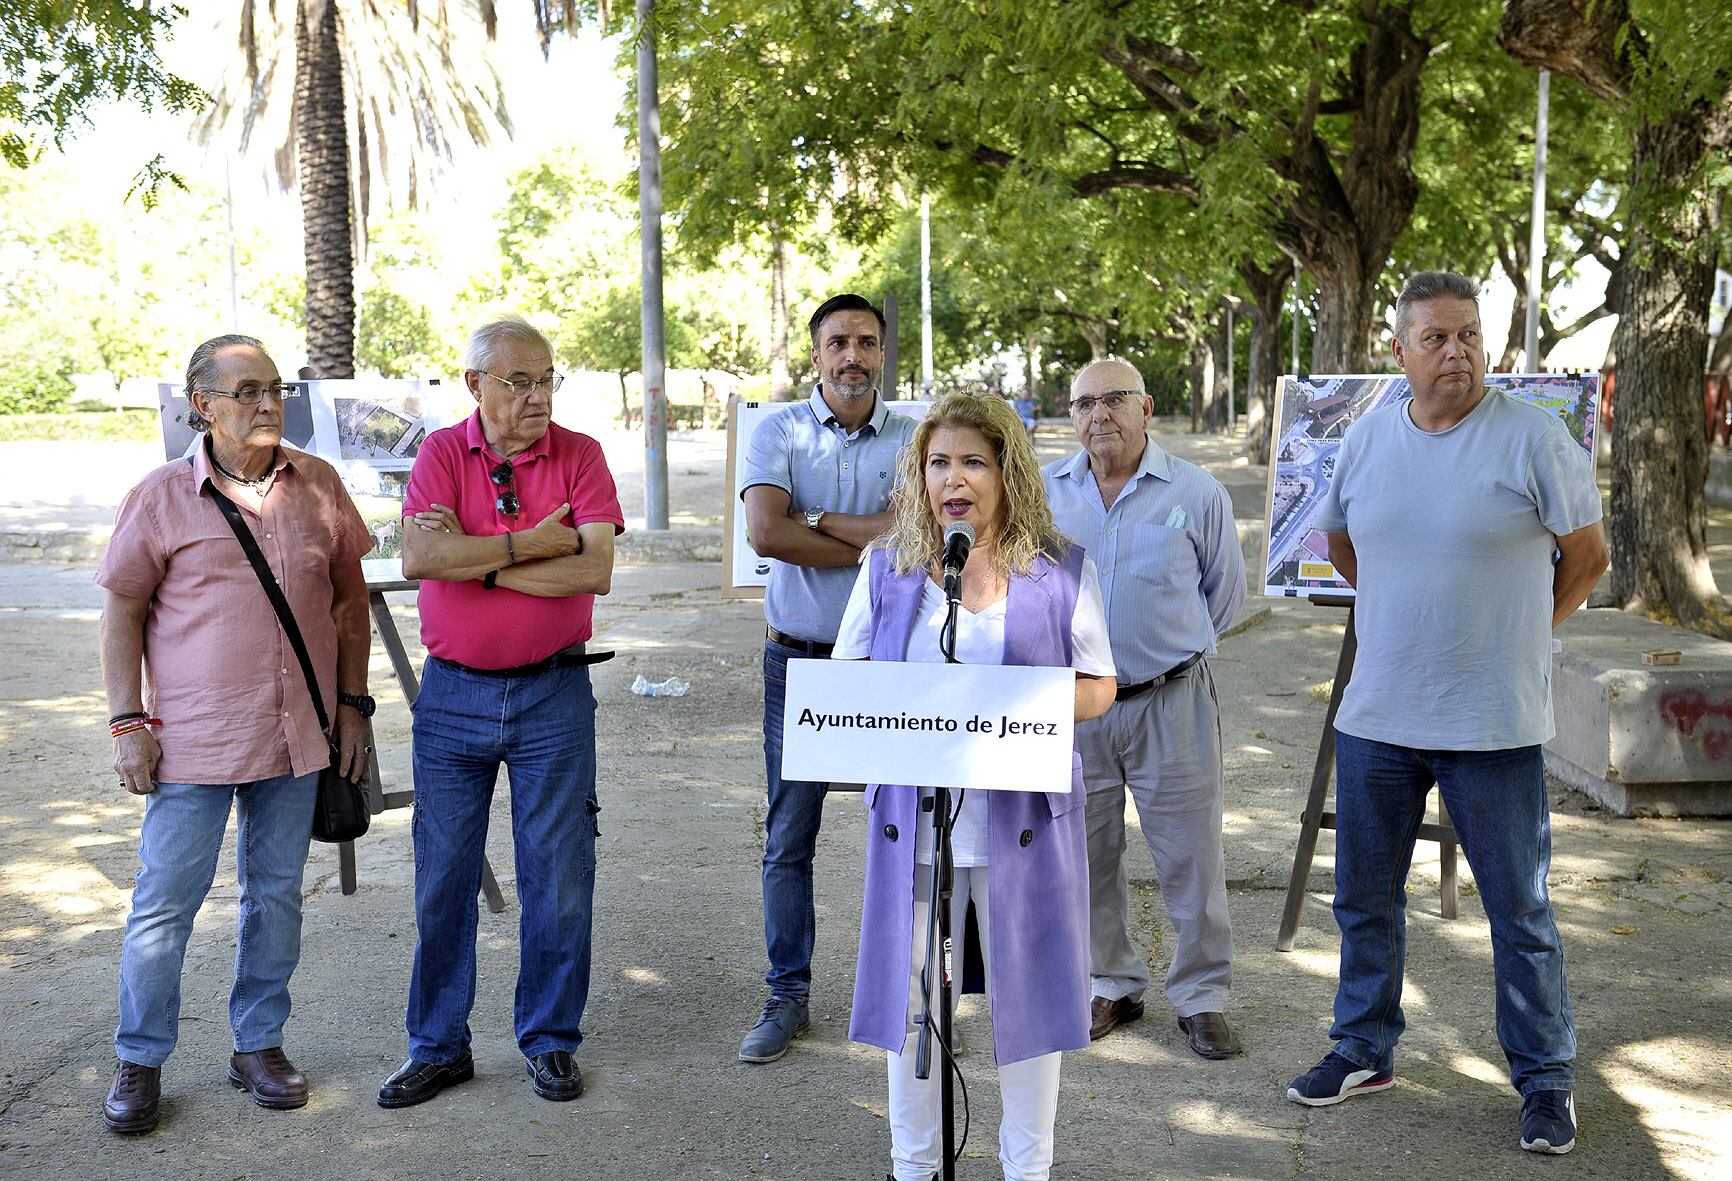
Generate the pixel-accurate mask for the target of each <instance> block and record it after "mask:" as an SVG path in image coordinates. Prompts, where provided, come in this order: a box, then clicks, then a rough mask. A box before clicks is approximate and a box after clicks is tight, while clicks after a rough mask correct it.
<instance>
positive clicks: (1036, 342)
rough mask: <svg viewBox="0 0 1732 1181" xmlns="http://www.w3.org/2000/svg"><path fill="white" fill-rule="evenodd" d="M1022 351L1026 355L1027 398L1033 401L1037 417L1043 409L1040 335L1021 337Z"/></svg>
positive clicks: (1032, 334) (1032, 333)
mask: <svg viewBox="0 0 1732 1181" xmlns="http://www.w3.org/2000/svg"><path fill="white" fill-rule="evenodd" d="M1023 351H1024V352H1025V353H1026V354H1027V355H1028V396H1029V397H1030V398H1033V399H1034V412H1035V414H1036V415H1037V416H1038V415H1039V414H1040V412H1041V411H1042V409H1044V406H1043V399H1042V397H1041V388H1040V377H1041V359H1040V352H1041V350H1040V333H1038V332H1030V333H1028V334H1027V335H1025V336H1024V337H1023Z"/></svg>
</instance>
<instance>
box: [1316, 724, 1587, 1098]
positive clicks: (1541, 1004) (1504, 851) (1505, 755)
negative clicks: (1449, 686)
mask: <svg viewBox="0 0 1732 1181" xmlns="http://www.w3.org/2000/svg"><path fill="white" fill-rule="evenodd" d="M1335 757H1336V772H1335V775H1336V787H1335V799H1336V803H1335V810H1336V832H1335V921H1336V923H1337V924H1338V925H1339V926H1340V927H1341V983H1340V986H1339V988H1338V989H1337V990H1336V993H1335V1026H1334V1028H1333V1029H1331V1030H1330V1034H1329V1035H1330V1036H1331V1037H1333V1038H1335V1039H1336V1040H1337V1045H1336V1047H1335V1052H1336V1053H1338V1054H1340V1055H1341V1056H1342V1057H1343V1058H1346V1059H1348V1060H1349V1061H1351V1062H1355V1063H1358V1064H1359V1065H1360V1066H1362V1067H1365V1068H1366V1069H1368V1070H1385V1069H1389V1068H1391V1067H1393V1065H1394V1063H1395V1043H1396V1042H1397V1041H1398V1040H1400V1038H1401V1034H1402V1031H1403V1030H1404V1029H1405V1028H1406V1024H1407V1023H1406V1018H1405V1016H1404V1015H1403V1014H1402V1011H1401V978H1402V970H1403V966H1404V964H1405V961H1406V956H1407V889H1406V882H1407V871H1408V867H1409V866H1410V865H1411V864H1412V862H1413V844H1414V840H1415V838H1416V836H1417V835H1418V831H1419V825H1420V823H1421V822H1422V821H1423V820H1424V818H1425V797H1426V793H1427V792H1429V791H1430V789H1431V785H1432V783H1433V782H1436V783H1437V785H1438V788H1439V790H1440V791H1441V792H1442V794H1443V801H1444V803H1445V804H1446V805H1447V806H1448V807H1449V816H1450V821H1451V822H1452V823H1453V824H1454V826H1455V831H1456V835H1457V836H1458V837H1459V838H1460V840H1461V849H1462V852H1463V854H1465V855H1466V857H1467V861H1468V864H1469V865H1470V866H1472V867H1473V880H1474V883H1475V884H1476V885H1477V887H1478V888H1479V895H1480V900H1481V901H1482V902H1483V903H1484V904H1485V913H1486V917H1487V918H1488V919H1489V920H1490V921H1491V938H1492V965H1493V970H1494V972H1495V973H1496V979H1497V1037H1498V1042H1499V1043H1500V1044H1501V1045H1502V1046H1503V1051H1504V1055H1505V1057H1507V1058H1508V1059H1509V1065H1510V1081H1511V1082H1512V1083H1514V1084H1515V1087H1516V1089H1517V1090H1518V1091H1520V1092H1521V1093H1522V1094H1523V1095H1526V1094H1528V1093H1529V1092H1531V1091H1547V1090H1569V1089H1570V1088H1571V1087H1573V1086H1574V1081H1575V1071H1574V1069H1573V1067H1572V1066H1571V1063H1572V1062H1573V1061H1574V1060H1575V1056H1576V1030H1575V1022H1574V1019H1573V1017H1572V1016H1571V1013H1570V996H1569V988H1568V984H1567V982H1566V980H1565V978H1564V948H1563V943H1562V942H1561V941H1560V940H1559V938H1558V929H1557V924H1556V923H1555V922H1554V921H1553V919H1552V904H1551V898H1550V896H1549V895H1548V894H1547V893H1546V874H1547V872H1548V871H1549V870H1550V869H1551V862H1552V826H1551V812H1550V808H1549V805H1548V802H1547V800H1546V785H1545V775H1544V771H1543V762H1542V757H1541V753H1540V748H1539V747H1537V746H1524V747H1516V748H1514V749H1511V750H1414V749H1410V748H1408V747H1403V746H1391V745H1389V744H1388V743H1384V742H1373V741H1370V740H1368V739H1364V738H1355V737H1354V736H1353V735H1351V734H1343V733H1341V732H1340V731H1339V730H1337V731H1336V732H1335Z"/></svg>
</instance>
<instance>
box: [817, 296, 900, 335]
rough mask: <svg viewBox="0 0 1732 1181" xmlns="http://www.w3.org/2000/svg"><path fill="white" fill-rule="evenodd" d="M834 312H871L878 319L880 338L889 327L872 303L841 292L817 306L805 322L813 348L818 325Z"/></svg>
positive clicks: (861, 297) (862, 297) (863, 297)
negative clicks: (810, 335)
mask: <svg viewBox="0 0 1732 1181" xmlns="http://www.w3.org/2000/svg"><path fill="white" fill-rule="evenodd" d="M836 312H871V313H872V314H873V315H874V316H876V317H878V333H879V335H880V336H882V335H883V334H884V331H885V329H886V328H888V327H889V324H888V322H887V321H886V320H885V319H884V313H883V312H881V311H879V310H878V309H877V308H876V307H874V306H872V301H871V300H869V299H867V298H866V297H865V296H864V295H855V294H854V293H853V292H843V293H842V294H841V295H832V296H831V297H830V298H829V299H827V300H825V301H824V302H823V303H821V304H819V305H818V310H817V311H815V312H813V313H812V318H811V319H810V320H807V321H806V330H807V331H808V332H810V333H811V334H812V347H813V348H817V347H818V325H820V324H822V323H823V322H824V321H825V320H826V319H828V318H829V317H830V316H831V315H833V314H834V313H836Z"/></svg>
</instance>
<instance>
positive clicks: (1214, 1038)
mask: <svg viewBox="0 0 1732 1181" xmlns="http://www.w3.org/2000/svg"><path fill="white" fill-rule="evenodd" d="M1179 1028H1180V1029H1182V1030H1183V1031H1184V1033H1185V1038H1186V1040H1187V1041H1189V1042H1190V1043H1191V1050H1192V1052H1193V1053H1195V1054H1198V1055H1200V1056H1202V1057H1204V1058H1215V1059H1220V1058H1231V1057H1232V1056H1233V1055H1235V1054H1237V1053H1238V1052H1239V1043H1238V1041H1237V1040H1235V1039H1234V1037H1233V1031H1232V1029H1230V1028H1229V1027H1228V1025H1227V1019H1226V1017H1224V1016H1222V1015H1221V1014H1220V1013H1198V1014H1196V1015H1195V1016H1191V1017H1180V1018H1179Z"/></svg>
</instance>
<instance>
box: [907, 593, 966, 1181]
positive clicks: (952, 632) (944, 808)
mask: <svg viewBox="0 0 1732 1181" xmlns="http://www.w3.org/2000/svg"><path fill="white" fill-rule="evenodd" d="M944 599H945V604H946V610H945V617H944V628H943V630H941V631H940V632H939V633H938V646H939V650H940V651H942V652H943V653H944V662H945V663H946V664H960V663H961V662H960V661H959V660H957V659H956V611H957V608H958V607H960V606H961V605H962V575H961V574H960V572H959V573H957V574H951V573H949V572H948V571H947V572H946V573H945V575H944ZM949 822H950V791H949V789H948V788H943V787H935V788H933V789H932V880H931V889H930V890H929V891H928V892H927V897H928V898H930V899H931V900H932V905H931V906H930V907H928V908H927V916H926V970H925V972H923V973H922V975H923V976H924V978H925V984H926V989H925V995H924V997H923V998H922V1000H923V1008H922V1012H921V1014H920V1040H919V1043H918V1045H917V1047H916V1049H915V1052H914V1077H915V1078H917V1079H928V1078H931V1077H932V1016H933V1014H932V1008H933V998H932V993H933V987H932V984H933V975H934V974H933V965H934V964H937V965H939V971H938V973H937V978H938V988H937V992H938V1001H937V1006H938V1036H939V1037H940V1038H942V1039H943V1046H942V1053H943V1056H944V1058H945V1063H944V1066H943V1068H942V1069H943V1071H944V1073H943V1075H942V1076H941V1077H940V1079H939V1083H938V1110H939V1117H938V1118H939V1125H940V1127H942V1128H943V1137H944V1138H943V1145H944V1164H943V1173H942V1176H943V1177H944V1181H955V1179H956V1153H955V1137H956V1130H955V1120H956V1095H955V1091H954V1085H955V1084H954V1071H955V1063H954V1061H953V1060H952V1059H951V1049H950V1048H951V1045H952V1044H953V1043H952V1041H951V1037H950V1024H951V1005H950V982H951V979H952V969H953V964H952V957H951V948H952V942H951V931H950V897H951V894H952V892H953V890H954V887H955V867H954V866H953V865H952V862H951V849H950V823H949Z"/></svg>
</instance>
